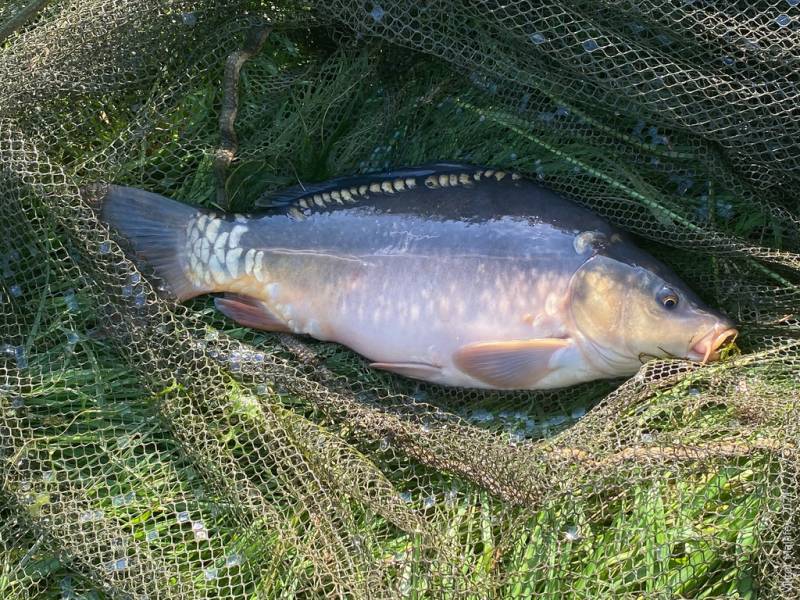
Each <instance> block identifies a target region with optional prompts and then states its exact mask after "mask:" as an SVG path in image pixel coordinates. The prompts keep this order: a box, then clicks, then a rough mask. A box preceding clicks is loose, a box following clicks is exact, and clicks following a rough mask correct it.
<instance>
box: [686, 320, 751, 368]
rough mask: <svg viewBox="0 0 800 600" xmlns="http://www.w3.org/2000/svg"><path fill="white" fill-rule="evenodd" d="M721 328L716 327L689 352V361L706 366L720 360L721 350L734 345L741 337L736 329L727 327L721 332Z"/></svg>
mask: <svg viewBox="0 0 800 600" xmlns="http://www.w3.org/2000/svg"><path fill="white" fill-rule="evenodd" d="M720 329H721V328H720V326H716V327H714V329H712V330H711V331H709V332H708V333H707V334H706V335H705V336H703V337H702V338H701V339H700V341H699V342H697V343H696V344H695V345H694V346H692V349H691V350H690V351H689V356H688V358H689V360H693V361H695V362H699V363H702V364H706V363H708V362H712V361H715V360H719V357H720V348H723V347H724V346H727V345H728V344H730V343H732V342H733V341H734V340H735V339H736V337H737V336H738V335H739V331H738V330H737V329H736V328H735V327H727V328H725V329H723V330H722V331H720Z"/></svg>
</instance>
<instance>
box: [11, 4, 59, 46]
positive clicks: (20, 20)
mask: <svg viewBox="0 0 800 600" xmlns="http://www.w3.org/2000/svg"><path fill="white" fill-rule="evenodd" d="M49 1H50V0H31V1H30V2H28V3H27V4H26V5H25V6H23V7H22V9H21V10H20V11H19V12H17V14H15V15H14V16H13V17H11V19H9V21H8V23H6V24H5V25H4V26H3V27H0V44H2V43H3V42H5V41H6V40H7V39H8V38H9V37H10V36H11V35H12V34H13V33H14V32H15V31H16V30H17V29H19V28H20V27H22V26H23V25H25V23H27V22H28V21H30V20H31V19H32V18H33V17H34V16H35V15H36V13H38V12H39V11H41V10H42V9H43V8H44V7H45V6H47V3H48V2H49Z"/></svg>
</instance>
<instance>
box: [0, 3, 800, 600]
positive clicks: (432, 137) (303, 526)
mask: <svg viewBox="0 0 800 600" xmlns="http://www.w3.org/2000/svg"><path fill="white" fill-rule="evenodd" d="M34 4H36V5H37V6H34ZM31 7H33V8H35V9H36V10H31ZM23 11H28V14H27V15H26V18H25V19H24V20H22V19H18V18H15V17H16V16H18V15H20V14H21V13H22V12H23ZM799 11H800V6H797V5H796V3H794V2H787V1H783V2H774V3H773V2H755V3H727V4H725V5H721V4H720V5H717V4H713V3H706V2H699V1H694V2H691V1H689V2H686V1H683V0H681V1H678V0H675V1H673V2H659V3H655V2H654V3H650V2H626V3H622V4H619V3H596V2H592V3H589V2H582V3H581V2H579V3H556V2H547V3H527V2H515V3H494V2H481V3H472V2H463V3H462V2H441V1H440V2H426V3H417V2H388V1H383V2H380V3H371V2H366V3H351V2H325V3H314V2H308V3H298V2H276V3H270V4H269V5H267V4H260V3H258V2H238V3H224V5H223V3H215V2H211V1H208V2H189V1H187V2H163V1H155V0H153V1H150V2H124V1H120V0H92V1H91V2H70V1H60V2H48V3H29V2H17V3H12V4H11V5H9V7H7V8H4V9H3V12H0V32H2V31H4V29H3V28H4V27H5V25H6V24H7V23H14V26H13V30H12V31H9V35H8V37H7V39H6V40H5V42H4V45H3V47H2V54H0V83H2V85H1V86H0V89H1V90H3V91H2V92H0V119H1V120H0V165H2V170H1V171H0V190H1V193H2V198H3V201H2V204H0V223H2V225H3V235H2V239H0V275H1V276H2V287H1V288H0V294H2V298H1V300H2V304H1V305H2V312H0V315H1V316H0V344H1V345H2V348H0V350H2V355H1V356H0V379H2V380H1V381H0V385H2V389H1V390H0V401H1V402H2V407H1V411H0V421H2V422H0V460H2V465H3V467H2V471H1V472H2V475H3V477H2V480H1V481H2V487H1V488H0V556H1V557H2V563H0V564H2V569H0V592H2V593H0V595H2V597H4V598H5V597H8V598H38V597H44V598H80V597H86V598H106V597H109V598H117V597H121V598H126V597H127V598H251V597H264V598H271V597H336V596H343V597H390V598H394V597H398V596H414V597H427V596H430V597H440V596H448V595H449V596H451V597H492V596H495V597H530V596H534V595H538V596H541V597H585V598H596V597H705V598H713V597H718V598H723V597H724V598H730V597H748V598H749V597H756V596H759V597H793V596H796V595H798V593H799V592H800V590H799V588H800V574H799V572H798V565H797V556H798V545H799V543H798V538H797V531H798V527H797V526H798V523H797V519H798V517H797V515H798V491H799V490H798V487H799V486H798V473H797V467H798V457H797V441H798V435H797V433H798V432H797V427H798V426H797V424H796V423H797V421H798V419H797V401H798V396H800V392H798V388H799V387H800V380H799V379H800V352H799V351H798V349H799V344H800V337H799V336H798V329H799V326H798V320H797V315H796V311H797V307H798V306H800V288H799V287H798V281H800V277H799V276H798V269H799V268H800V267H799V265H798V263H799V262H800V261H798V250H800V234H798V231H799V230H800V228H799V227H798V226H799V225H800V212H798V210H797V202H798V197H797V192H796V179H797V173H798V172H800V171H798V169H797V166H798V165H797V164H796V163H797V160H798V157H799V156H800V152H799V151H798V150H799V149H798V142H797V139H798V138H797V135H796V132H795V129H796V128H797V123H796V119H792V111H793V110H794V106H795V105H796V102H797V96H798V91H800V82H798V80H797V77H796V66H797V61H798V41H797V31H798V27H800V25H798V24H800V12H799ZM267 20H268V21H269V22H270V24H271V31H270V32H269V35H268V37H267V39H266V42H265V43H264V45H263V47H262V48H261V49H260V51H259V52H258V53H257V54H255V55H254V56H252V57H250V58H249V59H248V60H247V61H246V62H245V63H244V64H243V67H242V70H241V73H240V74H239V77H238V78H237V79H236V80H235V81H230V80H228V79H226V75H225V63H226V60H228V58H229V57H230V56H231V55H232V54H233V53H235V52H238V51H240V50H241V49H242V48H244V47H245V46H246V44H247V36H248V34H249V33H250V32H252V31H253V30H254V29H257V28H264V27H265V26H266V25H265V23H266V21H267ZM6 29H8V28H6ZM231 86H235V87H236V90H237V92H238V98H239V102H238V114H237V115H236V118H235V121H234V127H235V132H236V138H237V144H236V148H235V160H234V161H233V162H232V163H231V164H230V165H228V166H227V167H226V168H224V169H223V170H222V172H221V175H223V179H222V180H221V181H220V180H219V179H218V173H219V170H218V169H217V168H216V165H215V157H216V156H217V154H218V150H219V149H220V147H221V146H222V145H223V141H224V137H225V136H224V133H225V132H223V133H222V134H221V132H220V125H219V123H220V113H221V110H222V107H224V106H225V102H224V100H225V95H226V93H228V92H229V90H230V88H231ZM438 159H445V160H463V161H469V162H475V163H478V164H489V165H495V166H498V167H502V168H507V169H513V170H516V171H519V172H522V173H525V174H526V175H528V176H530V177H533V178H538V179H541V180H543V181H544V182H545V183H546V184H547V185H548V186H550V187H553V188H554V189H557V190H560V191H563V192H565V193H567V194H569V195H570V196H572V197H574V198H576V199H577V200H578V201H580V202H582V203H584V204H586V205H587V206H589V207H591V208H592V209H593V210H595V211H597V212H598V213H600V214H602V215H604V216H605V217H607V218H608V219H609V220H611V221H612V222H614V223H616V224H618V225H620V226H621V227H623V228H625V229H627V230H629V231H632V232H634V233H636V234H638V235H639V236H641V238H642V244H643V245H644V246H646V247H647V248H648V249H649V250H651V251H652V252H653V253H655V254H657V255H658V256H659V257H661V258H662V259H664V260H665V261H666V262H668V263H669V264H671V265H672V266H673V267H675V268H676V269H677V270H678V271H679V272H680V273H681V275H682V276H683V277H684V278H685V279H686V280H687V281H689V282H690V283H691V285H692V287H693V288H694V289H696V290H697V291H698V292H700V293H701V294H702V295H703V296H704V297H705V298H706V299H707V300H708V301H709V302H710V303H711V304H713V305H715V306H718V307H720V308H722V309H724V310H726V311H727V312H728V313H729V314H730V315H731V316H733V317H734V318H735V319H736V320H737V321H739V322H740V323H741V324H742V331H743V335H742V341H741V346H742V349H743V353H742V355H741V356H735V357H731V358H730V359H728V360H725V361H723V362H721V363H717V364H714V365H709V366H705V367H697V366H693V365H689V364H686V363H682V362H679V361H659V362H654V363H648V364H647V365H645V366H643V368H642V370H641V371H640V372H639V373H638V374H637V375H636V376H635V377H633V378H631V379H630V380H628V381H624V382H622V381H614V382H598V383H594V384H588V385H584V386H579V387H576V388H571V389H568V390H564V391H559V392H550V393H542V392H533V393H504V394H498V393H485V392H477V391H471V390H448V389H439V388H436V387H433V386H426V385H417V384H415V383H413V382H410V381H408V380H402V379H399V378H394V377H391V376H388V375H386V374H381V373H376V372H374V371H371V370H369V369H368V368H366V366H365V364H364V363H363V361H362V360H361V359H359V358H358V357H356V356H354V355H353V354H351V353H349V352H347V351H345V350H344V349H342V348H341V347H338V346H335V345H330V344H314V343H309V342H308V341H307V340H297V339H293V338H281V337H277V336H274V335H266V334H260V333H256V332H253V331H249V330H244V329H241V328H237V327H236V326H235V325H234V324H232V323H231V322H229V321H226V320H225V319H223V318H222V317H221V316H220V315H219V314H218V313H215V312H214V311H213V309H212V305H211V304H210V303H209V301H208V299H205V298H199V299H197V300H194V301H192V302H191V303H189V304H188V305H186V306H176V305H175V304H174V303H171V302H170V301H169V300H166V299H164V298H162V297H161V296H159V294H158V290H157V286H158V282H157V280H152V279H151V278H150V277H149V273H148V272H147V270H146V268H145V267H144V266H142V265H139V266H137V265H134V264H133V263H132V262H131V261H130V260H129V257H128V256H127V255H126V253H125V252H124V248H121V247H120V245H119V244H118V240H116V239H115V238H114V237H113V236H111V235H110V234H109V232H108V231H107V229H106V228H105V227H104V226H103V225H101V224H99V223H98V222H97V219H96V217H95V214H94V212H93V211H92V208H91V200H92V194H93V193H94V192H93V191H92V190H93V187H92V186H93V185H94V184H96V183H98V182H114V183H124V184H128V185H136V186H139V187H144V188H147V189H149V190H152V191H156V192H159V193H163V194H166V195H169V196H172V197H175V198H178V199H181V200H183V201H186V202H190V203H196V204H203V205H207V206H208V205H210V204H211V203H213V202H216V201H217V196H215V190H217V189H219V188H220V187H221V189H222V196H221V198H222V199H223V201H224V203H225V204H227V206H228V207H229V208H231V209H232V210H237V211H246V210H248V209H250V208H252V207H253V206H254V204H255V203H256V201H257V200H258V199H259V198H262V197H264V195H265V194H268V193H269V192H270V191H272V190H277V189H280V188H281V187H284V186H286V185H289V184H292V183H296V182H297V180H298V179H301V180H303V181H313V180H322V179H325V178H328V177H331V176H335V175H341V174H347V173H355V172H368V171H374V170H382V169H384V168H388V167H392V166H404V165H410V164H418V163H422V162H427V161H431V160H438ZM139 267H142V268H144V269H145V270H143V271H142V270H139Z"/></svg>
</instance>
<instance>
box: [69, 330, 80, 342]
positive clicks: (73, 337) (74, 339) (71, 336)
mask: <svg viewBox="0 0 800 600" xmlns="http://www.w3.org/2000/svg"><path fill="white" fill-rule="evenodd" d="M80 339H81V336H79V335H78V333H77V332H76V331H68V332H67V343H68V344H72V345H75V344H77V343H78V342H79V341H80Z"/></svg>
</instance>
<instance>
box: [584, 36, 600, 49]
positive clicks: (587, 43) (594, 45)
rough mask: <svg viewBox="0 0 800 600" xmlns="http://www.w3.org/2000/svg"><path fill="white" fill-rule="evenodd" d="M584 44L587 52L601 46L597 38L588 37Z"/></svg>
mask: <svg viewBox="0 0 800 600" xmlns="http://www.w3.org/2000/svg"><path fill="white" fill-rule="evenodd" d="M582 46H583V49H584V50H586V51H587V52H594V51H595V50H597V49H598V48H599V47H600V44H598V43H597V41H596V40H593V39H588V40H586V41H584V42H583V44H582Z"/></svg>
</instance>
